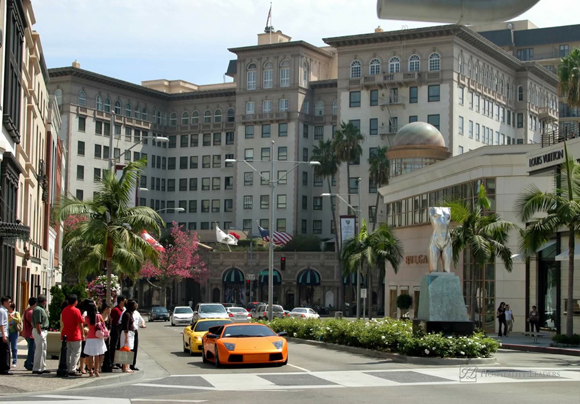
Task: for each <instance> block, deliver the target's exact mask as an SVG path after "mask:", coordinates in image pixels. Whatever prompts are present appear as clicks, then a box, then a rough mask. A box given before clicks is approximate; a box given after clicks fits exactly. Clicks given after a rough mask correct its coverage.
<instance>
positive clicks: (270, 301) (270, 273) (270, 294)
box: [225, 140, 320, 321]
mask: <svg viewBox="0 0 580 404" xmlns="http://www.w3.org/2000/svg"><path fill="white" fill-rule="evenodd" d="M274 144H275V142H274V141H273V140H272V144H271V146H270V178H269V180H268V182H269V183H270V226H269V227H270V229H269V231H270V246H269V247H270V248H269V258H270V260H269V261H270V264H269V267H268V320H269V321H272V315H273V311H272V306H273V305H274V188H275V187H276V185H278V183H279V182H280V180H285V179H286V177H287V176H288V174H289V173H291V172H292V171H294V170H295V169H296V168H298V166H299V165H302V164H308V165H309V166H319V165H320V162H318V161H278V160H274ZM225 162H226V163H244V164H246V165H248V166H249V167H250V168H251V169H252V170H253V171H255V172H256V173H258V175H259V176H260V178H262V179H265V178H264V177H263V176H262V173H260V171H258V170H257V169H256V168H255V167H254V166H253V165H252V164H250V162H248V161H247V160H237V159H226V161H225ZM256 162H257V163H263V162H267V160H265V161H256ZM275 163H285V164H294V167H292V169H290V170H289V171H287V172H286V174H285V175H284V176H283V177H281V178H278V179H276V180H274V174H275V171H274V164H275Z"/></svg>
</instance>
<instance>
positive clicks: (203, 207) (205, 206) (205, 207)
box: [201, 199, 209, 228]
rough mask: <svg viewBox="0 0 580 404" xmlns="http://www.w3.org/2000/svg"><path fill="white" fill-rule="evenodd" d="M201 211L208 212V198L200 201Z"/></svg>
mask: <svg viewBox="0 0 580 404" xmlns="http://www.w3.org/2000/svg"><path fill="white" fill-rule="evenodd" d="M201 213H209V199H204V200H203V201H201ZM202 228H203V223H202Z"/></svg>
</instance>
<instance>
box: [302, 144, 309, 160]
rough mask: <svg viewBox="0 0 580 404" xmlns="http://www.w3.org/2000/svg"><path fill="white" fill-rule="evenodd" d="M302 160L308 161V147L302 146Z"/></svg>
mask: <svg viewBox="0 0 580 404" xmlns="http://www.w3.org/2000/svg"><path fill="white" fill-rule="evenodd" d="M302 161H308V148H306V147H303V148H302Z"/></svg>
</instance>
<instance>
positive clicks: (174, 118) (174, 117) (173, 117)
mask: <svg viewBox="0 0 580 404" xmlns="http://www.w3.org/2000/svg"><path fill="white" fill-rule="evenodd" d="M176 125H177V114H176V113H175V112H172V113H171V115H169V126H176Z"/></svg>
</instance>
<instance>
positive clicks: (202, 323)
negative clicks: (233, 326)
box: [195, 320, 231, 332]
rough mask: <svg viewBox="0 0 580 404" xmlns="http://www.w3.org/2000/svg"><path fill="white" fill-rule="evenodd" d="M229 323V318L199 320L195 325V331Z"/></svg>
mask: <svg viewBox="0 0 580 404" xmlns="http://www.w3.org/2000/svg"><path fill="white" fill-rule="evenodd" d="M230 323H231V321H230V320H214V321H200V322H198V323H197V324H196V325H195V332H201V331H207V330H209V327H214V326H216V325H224V324H230Z"/></svg>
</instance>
